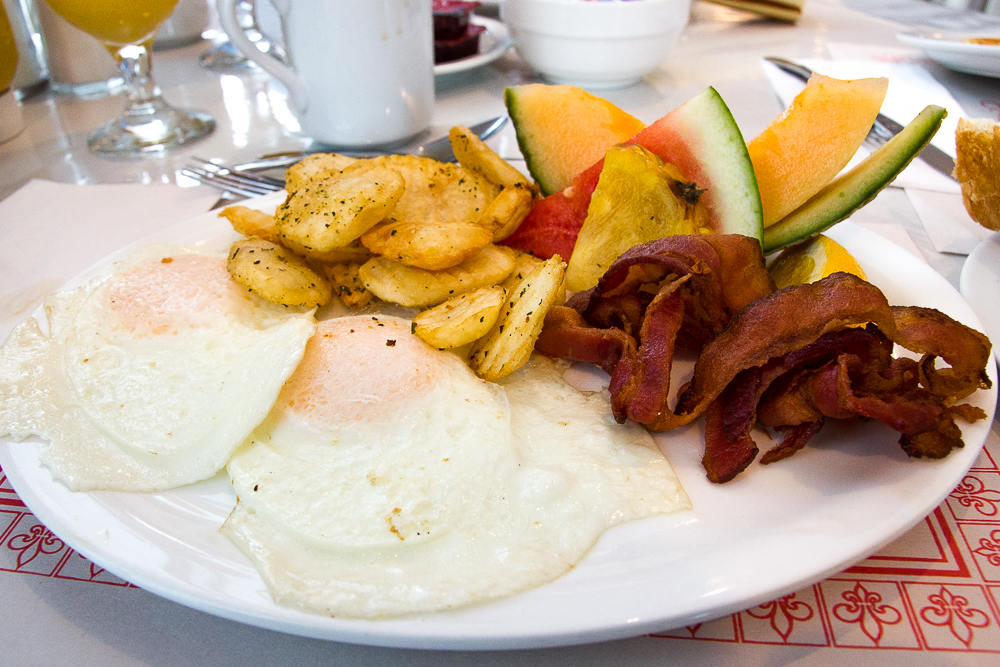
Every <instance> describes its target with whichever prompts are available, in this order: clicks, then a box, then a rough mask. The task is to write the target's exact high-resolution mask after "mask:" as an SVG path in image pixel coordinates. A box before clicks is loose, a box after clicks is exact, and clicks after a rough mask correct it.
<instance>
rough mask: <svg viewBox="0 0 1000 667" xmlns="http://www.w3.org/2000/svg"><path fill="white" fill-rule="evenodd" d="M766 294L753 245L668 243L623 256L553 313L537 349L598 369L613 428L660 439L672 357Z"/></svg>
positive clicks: (719, 240) (711, 239)
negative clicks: (636, 426) (637, 426)
mask: <svg viewBox="0 0 1000 667" xmlns="http://www.w3.org/2000/svg"><path fill="white" fill-rule="evenodd" d="M773 289H774V283H773V282H771V279H770V277H769V276H768V274H767V271H766V269H765V268H764V258H763V256H762V254H761V251H760V244H759V243H758V242H757V241H756V240H755V239H751V238H748V237H745V236H739V235H698V236H670V237H666V238H663V239H659V240H657V241H653V242H651V243H646V244H642V245H637V246H635V247H634V248H631V249H630V250H628V251H626V252H625V253H623V254H622V255H621V257H619V258H618V259H617V260H616V261H615V262H614V263H612V265H611V266H610V267H609V268H608V270H607V272H606V273H605V274H604V276H603V277H602V278H601V280H600V281H599V282H598V284H597V286H595V287H594V288H592V289H590V290H586V291H584V292H579V293H577V294H575V295H573V297H572V298H571V299H570V300H569V301H568V302H567V304H566V306H565V307H564V308H554V309H552V310H551V311H550V312H549V315H548V316H547V317H546V320H545V327H544V329H543V330H542V334H541V336H540V337H539V339H538V342H537V343H536V345H535V349H536V350H538V351H539V352H541V353H543V354H548V355H550V356H558V357H566V358H570V359H577V360H579V361H590V362H593V363H596V364H597V365H599V366H600V367H601V368H603V369H604V370H605V371H606V372H607V373H608V374H610V375H611V384H610V387H609V390H610V392H611V403H612V410H613V412H614V416H615V419H616V420H618V421H619V422H624V421H625V419H627V418H630V419H632V420H633V421H637V422H639V423H641V424H646V425H647V426H649V427H650V428H652V429H654V430H664V429H663V426H662V424H661V422H662V420H664V419H667V420H670V421H671V422H672V421H675V420H676V419H677V418H676V417H675V416H674V415H673V413H671V412H670V410H669V408H668V407H667V399H668V396H667V393H668V392H669V388H670V373H671V367H672V364H673V356H674V350H675V348H676V347H678V346H680V347H687V348H691V349H695V350H697V349H699V348H700V347H701V346H702V345H704V343H705V342H706V341H708V340H709V339H711V338H712V337H713V336H715V335H716V334H717V333H718V332H720V331H721V330H722V329H723V327H724V326H725V325H726V323H727V322H728V321H729V319H730V318H731V317H732V316H733V314H734V313H735V312H736V311H737V310H738V309H739V308H741V307H743V306H744V305H745V304H746V303H748V302H750V301H752V300H753V299H755V298H757V297H760V296H763V295H764V294H767V293H769V292H771V291H773ZM567 311H575V313H576V316H574V315H571V314H570V313H569V312H567ZM696 416H697V415H692V416H691V417H690V419H687V421H691V420H693V419H694V418H695V417H696ZM685 423H686V422H685Z"/></svg>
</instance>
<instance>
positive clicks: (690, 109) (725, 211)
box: [636, 86, 764, 240]
mask: <svg viewBox="0 0 1000 667" xmlns="http://www.w3.org/2000/svg"><path fill="white" fill-rule="evenodd" d="M669 117H676V122H677V123H678V124H679V126H680V127H681V129H683V131H685V132H687V133H689V135H690V139H689V140H690V141H691V143H692V144H695V145H697V148H698V150H697V154H696V158H697V160H698V162H699V163H700V168H701V169H702V170H703V172H704V174H705V176H707V180H706V179H705V178H703V177H702V178H699V176H698V175H697V174H691V173H685V176H686V177H687V178H689V179H690V180H692V181H694V182H695V183H697V185H698V186H699V187H703V188H707V189H708V192H707V193H706V195H707V196H708V201H706V202H705V203H706V205H707V206H708V208H709V211H710V213H711V214H712V222H713V228H714V230H715V232H716V233H719V234H743V235H744V236H750V237H752V238H755V239H758V240H760V239H761V238H762V235H763V231H764V214H763V210H762V208H761V204H760V191H759V190H758V189H757V176H756V174H755V173H754V169H753V163H752V162H751V161H750V153H749V151H747V145H746V141H744V139H743V133H742V132H740V128H739V126H738V125H737V124H736V119H735V118H734V117H733V114H732V111H730V110H729V107H728V106H727V105H726V103H725V101H724V100H723V99H722V96H721V95H719V93H718V91H717V90H716V89H715V88H713V87H711V86H710V87H708V88H707V89H706V90H705V91H704V92H703V93H701V94H700V95H698V96H696V97H693V98H691V99H690V100H688V101H687V102H685V103H684V104H682V105H681V106H679V107H677V109H675V110H674V111H673V112H671V113H670V114H668V116H666V117H664V120H665V119H666V118H669ZM658 122H659V121H658ZM655 125H656V123H653V125H650V126H649V128H646V130H643V132H640V133H639V136H637V137H636V139H637V140H638V141H637V143H639V144H642V145H645V144H644V142H643V141H642V140H641V139H639V137H641V136H642V134H644V133H646V132H648V131H649V130H650V129H651V128H653V127H654V126H655ZM647 147H648V146H647ZM653 150H654V152H656V150H655V149H653ZM660 157H663V158H664V159H665V160H667V161H670V158H669V157H668V156H664V155H661V156H660ZM677 166H678V167H680V168H681V170H682V171H683V170H684V165H681V164H678V165H677Z"/></svg>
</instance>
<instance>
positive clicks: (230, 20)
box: [218, 0, 309, 113]
mask: <svg viewBox="0 0 1000 667" xmlns="http://www.w3.org/2000/svg"><path fill="white" fill-rule="evenodd" d="M238 2H240V0H218V10H219V23H220V24H222V29H223V30H225V31H226V34H227V35H229V41H231V42H232V43H233V46H235V47H236V48H237V49H239V51H240V52H241V53H242V54H243V55H244V56H246V57H247V58H249V59H250V60H252V61H254V62H255V63H257V64H258V65H260V66H261V68H262V69H263V70H264V71H265V72H267V73H268V74H270V75H272V76H273V77H274V78H276V79H277V80H278V81H281V83H283V84H285V87H286V88H287V89H288V95H289V97H291V98H292V104H293V105H294V106H295V109H296V110H297V111H298V112H299V113H303V112H305V110H306V107H308V106H309V97H308V95H307V93H306V85H305V83H303V81H302V79H301V78H299V75H298V74H296V73H295V71H294V70H292V68H290V67H288V66H287V65H285V64H284V63H283V62H281V61H280V60H278V59H276V58H274V57H273V56H270V55H268V54H266V53H264V52H263V51H261V50H260V49H258V48H257V47H256V46H254V44H253V42H251V41H250V40H249V39H247V36H246V35H245V34H244V33H243V28H241V27H240V24H239V22H238V21H237V18H236V3H238ZM289 5H290V2H288V1H279V2H275V3H274V6H275V8H276V9H277V10H278V11H279V12H280V13H281V15H282V16H283V17H284V16H285V15H286V14H287V13H288V10H289Z"/></svg>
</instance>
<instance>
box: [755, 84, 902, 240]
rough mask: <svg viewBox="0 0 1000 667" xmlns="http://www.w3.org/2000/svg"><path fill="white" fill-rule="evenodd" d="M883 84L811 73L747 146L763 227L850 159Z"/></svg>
mask: <svg viewBox="0 0 1000 667" xmlns="http://www.w3.org/2000/svg"><path fill="white" fill-rule="evenodd" d="M888 86H889V80H888V79H855V80H852V81H843V80H840V79H831V78H830V77H826V76H822V75H820V74H814V75H813V76H812V77H811V78H810V79H809V83H807V84H806V87H805V88H804V89H803V90H802V92H801V93H799V94H798V95H797V96H796V97H795V99H794V100H792V103H791V104H790V105H789V107H788V108H787V109H785V111H784V112H783V113H782V114H781V115H779V116H778V117H777V118H775V119H774V120H773V121H771V124H770V125H768V126H767V128H765V129H764V131H763V132H761V133H760V134H759V135H757V136H756V137H754V138H753V139H752V140H751V141H750V143H749V144H747V150H748V151H749V153H750V160H751V161H752V162H753V168H754V173H755V174H756V175H757V187H758V188H759V189H760V202H761V207H762V209H763V214H764V227H765V228H767V227H769V226H771V225H773V224H774V223H776V222H778V221H779V220H781V219H782V218H784V217H785V216H786V215H788V214H789V213H791V212H792V211H794V210H795V209H797V208H798V207H799V206H801V205H802V204H804V203H805V202H806V201H807V200H808V199H809V198H810V197H812V196H813V195H814V194H816V193H817V192H819V190H820V189H821V188H822V187H823V186H824V185H826V184H827V183H829V182H830V181H831V180H832V179H833V177H834V176H836V175H837V174H838V173H839V172H840V170H841V169H843V168H844V166H846V165H847V163H848V162H850V160H851V158H852V157H854V154H855V153H856V152H857V151H858V148H859V147H860V146H861V143H862V142H863V141H864V140H865V136H866V135H867V134H868V131H869V130H871V127H872V123H874V122H875V117H876V116H877V115H878V111H879V108H880V107H881V106H882V100H883V99H885V93H886V90H887V88H888Z"/></svg>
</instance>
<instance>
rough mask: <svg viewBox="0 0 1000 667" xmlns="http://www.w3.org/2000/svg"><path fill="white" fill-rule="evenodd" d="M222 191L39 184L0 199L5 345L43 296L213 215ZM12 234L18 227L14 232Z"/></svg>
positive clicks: (0, 321)
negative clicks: (105, 261) (126, 250)
mask: <svg viewBox="0 0 1000 667" xmlns="http://www.w3.org/2000/svg"><path fill="white" fill-rule="evenodd" d="M217 199H218V193H216V192H214V191H212V190H209V189H207V188H204V187H198V188H179V187H177V186H175V185H165V184H150V185H133V184H122V185H72V184H67V183H54V182H52V181H43V180H33V181H30V182H29V183H28V184H27V185H25V186H24V187H22V188H21V189H20V190H18V191H17V192H15V193H14V194H12V195H10V196H9V197H7V198H6V199H4V200H3V201H0V221H2V224H3V226H4V231H5V236H6V238H7V239H8V240H13V241H15V242H13V243H10V242H8V243H5V244H2V245H0V275H2V276H3V280H2V281H0V328H2V331H0V341H2V340H3V339H4V338H6V335H7V333H8V332H9V331H10V329H11V328H12V327H13V325H14V324H15V323H16V322H17V321H19V320H20V319H22V318H23V317H25V316H26V315H28V314H30V313H31V311H33V310H34V309H35V308H36V307H38V305H39V304H41V302H42V299H43V298H44V297H45V296H46V295H47V294H49V293H50V292H52V291H54V290H56V289H57V288H58V287H59V286H60V285H62V284H63V283H65V282H66V281H68V280H69V279H70V278H72V277H73V276H75V275H76V274H78V273H80V272H82V271H83V270H84V269H86V268H87V267H89V266H91V265H92V264H94V263H96V262H97V261H98V260H100V259H101V258H103V257H106V256H107V255H110V254H111V253H113V252H114V251H116V250H119V249H120V248H123V247H125V246H127V245H129V244H131V243H135V242H136V241H139V240H141V239H143V238H145V237H146V236H149V235H150V234H152V233H154V232H156V231H158V230H161V229H163V228H165V227H169V226H170V225H173V224H176V223H179V222H183V221H184V220H187V219H189V218H192V217H194V216H195V215H198V214H200V213H204V212H205V211H207V210H208V209H209V208H210V207H211V206H212V204H213V203H214V202H215V201H216V200H217ZM12 230H16V232H13V231H12Z"/></svg>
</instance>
